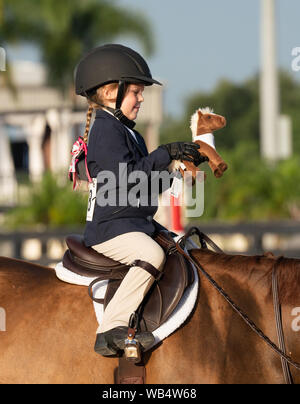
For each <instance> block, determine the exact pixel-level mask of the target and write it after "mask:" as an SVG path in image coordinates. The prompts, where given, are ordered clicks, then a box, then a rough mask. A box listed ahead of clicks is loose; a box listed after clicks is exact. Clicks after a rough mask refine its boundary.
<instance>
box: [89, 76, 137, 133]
mask: <svg viewBox="0 0 300 404" xmlns="http://www.w3.org/2000/svg"><path fill="white" fill-rule="evenodd" d="M125 85H126V83H125V81H122V80H120V81H119V87H118V94H117V100H116V108H111V107H108V106H107V105H103V104H100V103H98V102H96V101H94V100H91V98H90V97H89V96H88V95H87V93H85V96H86V97H87V98H88V99H89V100H90V101H92V102H96V104H98V105H100V106H101V107H104V108H105V109H107V110H108V111H110V112H111V113H112V114H113V115H114V116H115V117H116V118H117V119H119V121H120V122H122V123H123V124H124V125H126V126H127V127H128V128H129V129H133V128H134V127H135V122H134V121H132V120H131V119H128V118H127V116H125V115H124V114H123V112H122V111H121V105H122V101H123V98H124V95H125Z"/></svg>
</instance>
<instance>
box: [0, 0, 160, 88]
mask: <svg viewBox="0 0 300 404" xmlns="http://www.w3.org/2000/svg"><path fill="white" fill-rule="evenodd" d="M119 35H132V36H134V37H135V38H137V39H139V40H140V42H141V43H142V45H143V46H144V49H145V52H146V53H150V52H151V51H152V50H153V41H152V38H153V36H152V35H151V30H150V26H149V23H148V21H147V20H146V19H145V17H144V16H143V15H141V14H139V13H137V12H134V11H133V10H129V9H124V8H121V7H120V6H119V5H118V4H117V1H116V0H63V1H61V0H22V1H20V0H0V43H3V44H12V43H19V42H26V41H27V42H31V43H34V44H36V45H37V46H38V48H39V50H40V52H41V58H42V61H43V62H44V63H45V65H46V67H47V71H48V81H49V84H50V85H53V86H56V87H58V88H60V89H62V90H68V89H69V88H70V86H71V85H72V83H73V71H74V67H75V66H76V64H77V63H78V61H79V59H80V58H81V57H82V55H83V54H84V53H85V52H86V51H88V50H90V49H92V48H93V47H95V46H97V45H100V44H103V43H105V42H107V41H112V40H113V39H114V38H116V37H117V36H119Z"/></svg>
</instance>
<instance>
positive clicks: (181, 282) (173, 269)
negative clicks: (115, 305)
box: [63, 232, 194, 332]
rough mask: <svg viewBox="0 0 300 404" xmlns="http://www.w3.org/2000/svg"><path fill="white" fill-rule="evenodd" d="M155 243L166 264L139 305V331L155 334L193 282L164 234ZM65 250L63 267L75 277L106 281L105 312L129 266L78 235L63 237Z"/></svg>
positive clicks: (181, 258)
mask: <svg viewBox="0 0 300 404" xmlns="http://www.w3.org/2000/svg"><path fill="white" fill-rule="evenodd" d="M154 240H155V241H156V242H158V243H159V244H160V245H161V247H162V248H163V249H164V251H165V253H166V263H165V266H164V269H163V275H162V276H161V278H160V279H159V280H158V281H156V282H154V284H153V286H152V287H151V289H150V291H149V292H148V293H147V295H146V298H145V299H144V301H143V303H142V310H141V318H140V328H141V331H151V332H152V331H154V330H156V329H157V328H158V327H159V326H160V325H161V324H163V323H164V322H165V321H166V320H167V319H168V318H169V316H170V315H171V314H172V312H173V311H174V309H175V307H176V306H177V304H178V303H179V301H180V299H181V297H182V295H183V293H184V291H185V289H186V288H187V287H188V286H189V285H191V284H192V283H193V281H194V272H193V270H192V268H191V266H190V264H189V263H188V262H187V260H186V259H185V258H184V257H183V256H182V255H181V254H179V253H178V252H177V250H176V248H175V242H174V240H173V238H172V237H171V235H170V234H168V233H167V232H160V233H158V234H157V235H156V236H155V237H154ZM66 243H67V246H68V250H67V251H66V253H65V255H64V257H63V265H64V267H65V268H67V269H69V270H70V271H72V272H75V273H76V274H79V275H82V276H87V277H91V278H95V277H99V280H100V279H101V280H102V279H103V280H104V279H108V280H109V283H108V287H107V290H106V295H105V297H104V302H103V303H104V309H105V308H106V306H107V304H108V303H109V301H110V300H111V299H112V297H113V296H114V294H115V292H116V290H117V289H118V287H119V286H120V284H121V282H122V279H123V278H124V276H125V275H126V273H127V272H128V270H129V269H130V266H128V265H124V264H122V263H120V262H117V261H114V260H112V259H110V258H108V257H106V256H104V255H103V254H100V253H98V252H97V251H95V250H94V249H93V248H91V247H86V246H85V245H84V243H83V238H82V237H81V236H80V235H71V236H68V237H67V238H66Z"/></svg>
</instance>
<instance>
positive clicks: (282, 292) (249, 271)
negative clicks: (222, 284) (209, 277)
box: [193, 250, 300, 305]
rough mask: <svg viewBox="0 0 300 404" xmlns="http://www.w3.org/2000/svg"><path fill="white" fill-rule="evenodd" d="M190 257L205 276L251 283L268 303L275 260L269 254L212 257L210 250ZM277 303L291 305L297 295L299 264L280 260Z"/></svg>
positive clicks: (298, 293) (299, 274)
mask: <svg viewBox="0 0 300 404" xmlns="http://www.w3.org/2000/svg"><path fill="white" fill-rule="evenodd" d="M193 256H196V257H197V258H198V259H199V263H200V264H201V265H202V266H203V268H204V269H205V268H206V267H207V269H208V271H207V272H208V273H209V270H210V269H213V271H214V273H215V272H216V271H218V272H220V271H224V272H226V273H230V274H231V276H232V275H235V274H236V277H237V278H241V280H242V281H246V280H247V279H248V280H249V279H250V277H251V279H253V280H254V283H253V288H259V289H261V288H264V289H265V288H266V291H267V292H266V295H267V296H268V298H270V299H272V270H273V266H274V264H275V262H276V259H277V258H278V257H274V256H272V255H269V254H264V255H255V256H246V255H238V254H225V253H215V252H213V251H210V250H193ZM277 277H278V289H279V299H280V302H281V303H282V304H287V305H295V304H297V302H296V299H298V304H299V295H300V260H299V259H296V258H286V257H284V258H283V259H282V260H281V261H280V262H279V264H278V269H277Z"/></svg>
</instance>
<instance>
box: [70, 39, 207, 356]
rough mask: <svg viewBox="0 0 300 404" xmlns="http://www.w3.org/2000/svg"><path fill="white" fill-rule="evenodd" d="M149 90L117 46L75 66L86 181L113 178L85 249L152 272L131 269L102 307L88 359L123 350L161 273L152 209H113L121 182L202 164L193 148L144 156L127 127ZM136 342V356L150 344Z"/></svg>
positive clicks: (89, 226) (142, 67) (136, 59)
mask: <svg viewBox="0 0 300 404" xmlns="http://www.w3.org/2000/svg"><path fill="white" fill-rule="evenodd" d="M152 84H159V85H160V83H159V82H158V81H156V80H154V79H153V78H152V75H151V73H150V70H149V67H148V65H147V63H146V61H145V60H144V59H143V58H142V56H141V55H139V54H138V53H137V52H135V51H134V50H132V49H130V48H128V47H125V46H122V45H105V46H101V47H98V48H96V49H94V50H92V51H91V52H90V53H89V54H87V55H86V56H85V57H83V58H82V59H81V60H80V62H79V64H78V65H77V69H76V73H75V85H76V93H77V94H79V95H82V96H84V97H86V98H87V101H88V103H89V110H88V113H87V124H86V132H88V131H89V126H90V120H91V116H92V112H93V109H96V116H95V121H94V124H93V126H92V128H91V131H90V136H89V143H88V155H87V164H88V170H89V174H90V176H91V177H92V178H96V177H97V175H98V174H99V173H100V174H101V172H103V171H104V170H105V171H106V172H111V173H112V174H114V176H115V178H116V184H115V187H114V188H115V189H114V191H115V193H116V195H117V197H116V201H115V202H116V203H112V204H111V205H112V206H110V205H109V204H108V205H106V206H102V204H101V206H100V205H99V204H98V203H95V205H94V210H93V212H92V217H91V216H90V217H89V220H88V221H87V223H86V228H85V232H84V242H85V244H86V246H92V247H93V248H94V249H95V250H96V251H98V252H100V253H102V254H104V255H106V256H108V257H109V258H112V259H114V260H116V261H119V262H121V263H124V264H127V265H129V264H132V263H133V262H134V261H136V260H140V262H141V263H142V262H143V263H147V264H148V267H149V266H150V267H151V269H152V271H150V272H151V273H152V274H150V273H149V272H148V271H147V270H145V269H144V268H143V267H142V266H141V265H140V266H139V265H138V264H137V265H136V266H132V267H131V268H130V270H129V271H128V273H127V275H126V276H125V278H124V279H123V281H122V283H121V285H120V287H119V289H118V290H117V292H116V293H115V295H114V297H113V298H112V300H111V301H110V303H109V304H108V306H107V308H106V310H105V312H104V316H103V322H102V324H101V325H100V327H99V328H98V330H97V338H96V343H95V351H96V352H98V353H99V354H101V355H104V356H110V355H115V354H116V353H117V352H118V351H119V350H122V349H124V343H125V339H126V337H127V333H128V322H129V318H130V316H131V314H132V313H133V312H134V311H135V310H136V309H137V307H138V306H139V304H140V303H141V301H142V300H143V297H144V296H145V294H146V292H147V291H148V289H149V288H150V286H151V285H152V283H153V281H154V276H153V275H155V274H157V273H158V271H161V270H162V269H163V266H164V262H165V254H164V251H163V250H162V248H161V247H160V246H159V244H157V243H156V242H155V241H154V240H153V239H152V238H151V236H152V235H153V234H154V232H155V222H154V221H153V216H154V214H155V213H156V210H157V203H156V204H155V206H151V205H150V206H139V204H138V203H137V204H136V205H135V206H132V203H131V204H129V203H128V204H127V205H126V206H125V207H124V206H122V207H120V206H119V205H118V201H119V195H120V194H121V192H122V190H123V188H122V186H121V185H119V184H120V183H121V180H122V181H123V182H124V178H123V177H124V175H125V178H126V181H127V179H128V176H129V175H130V173H132V172H134V171H142V172H143V173H145V174H146V175H147V178H149V179H150V175H151V172H152V171H160V172H161V171H163V170H167V168H168V165H169V164H170V162H171V161H172V159H176V160H188V161H193V162H194V163H195V165H199V164H200V163H201V162H202V161H203V159H202V157H201V156H200V154H199V152H198V150H197V149H198V146H197V145H196V144H194V143H186V142H176V143H170V144H166V145H162V146H160V147H158V148H157V149H156V150H154V151H153V152H152V153H150V154H149V153H148V151H147V148H146V145H145V142H144V140H143V137H142V136H141V135H140V134H139V133H138V132H136V131H134V130H133V127H134V125H135V123H134V120H135V119H136V117H137V115H138V112H139V109H140V107H141V104H142V102H143V101H144V98H143V91H144V86H150V85H152ZM121 163H123V164H122V165H121V166H120V164H121ZM120 167H121V169H120ZM124 167H126V170H125V169H124ZM122 173H125V174H124V175H122ZM120 177H122V178H120ZM98 178H99V177H98ZM122 184H123V183H122ZM126 185H127V187H125V188H124V189H128V191H127V192H129V190H130V187H132V184H129V183H128V184H126ZM104 189H105V191H107V186H106V185H105V184H101V183H99V180H98V184H97V189H96V191H97V197H98V195H101V192H102V190H104ZM105 191H103V192H105ZM150 194H151V191H150V192H149V195H150ZM150 196H151V195H150ZM150 199H151V198H150ZM135 338H136V340H137V341H138V343H139V344H140V346H141V348H142V349H143V350H147V348H148V347H149V346H151V345H152V343H153V341H154V337H153V335H152V333H150V332H141V333H137V335H136V336H135Z"/></svg>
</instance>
